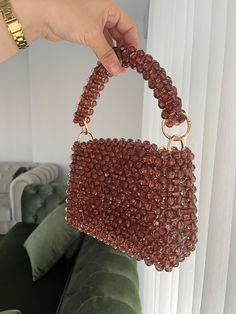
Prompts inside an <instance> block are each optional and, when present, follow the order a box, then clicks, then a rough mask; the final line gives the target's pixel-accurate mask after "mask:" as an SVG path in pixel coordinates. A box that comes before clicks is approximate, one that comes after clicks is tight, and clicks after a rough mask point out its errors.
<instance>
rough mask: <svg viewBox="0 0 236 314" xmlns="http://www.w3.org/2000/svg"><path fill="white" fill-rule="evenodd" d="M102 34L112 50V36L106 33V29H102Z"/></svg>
mask: <svg viewBox="0 0 236 314" xmlns="http://www.w3.org/2000/svg"><path fill="white" fill-rule="evenodd" d="M103 33H104V36H105V38H106V40H107V42H108V44H109V45H110V46H111V47H112V48H113V47H114V43H113V40H112V36H111V35H110V33H109V32H108V30H107V29H104V31H103Z"/></svg>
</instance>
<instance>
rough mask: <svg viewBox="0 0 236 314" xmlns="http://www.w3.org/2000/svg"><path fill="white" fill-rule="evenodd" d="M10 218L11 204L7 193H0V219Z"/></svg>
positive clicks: (8, 219) (7, 219) (6, 219)
mask: <svg viewBox="0 0 236 314" xmlns="http://www.w3.org/2000/svg"><path fill="white" fill-rule="evenodd" d="M10 220H11V205H10V199H9V194H7V193H0V221H10Z"/></svg>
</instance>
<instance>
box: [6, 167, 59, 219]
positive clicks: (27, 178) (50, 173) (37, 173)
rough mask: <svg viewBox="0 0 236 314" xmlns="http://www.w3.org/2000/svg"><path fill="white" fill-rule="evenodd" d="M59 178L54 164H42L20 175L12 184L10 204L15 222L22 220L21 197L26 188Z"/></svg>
mask: <svg viewBox="0 0 236 314" xmlns="http://www.w3.org/2000/svg"><path fill="white" fill-rule="evenodd" d="M57 177H58V168H57V166H56V165H54V164H50V163H48V164H42V165H39V166H37V167H34V168H33V169H31V170H29V171H27V172H25V173H23V174H21V175H19V176H18V177H17V178H16V179H15V180H13V181H12V182H11V184H10V191H9V194H10V204H11V210H12V218H13V221H15V222H19V221H21V220H22V212H21V197H22V193H23V190H24V188H25V187H26V186H27V185H29V184H33V183H43V184H46V183H50V182H52V181H54V180H55V179H56V178H57Z"/></svg>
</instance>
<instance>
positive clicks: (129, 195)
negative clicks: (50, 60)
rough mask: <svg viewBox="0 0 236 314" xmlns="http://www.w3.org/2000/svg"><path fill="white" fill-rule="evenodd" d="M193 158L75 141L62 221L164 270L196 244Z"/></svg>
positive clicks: (120, 143)
mask: <svg viewBox="0 0 236 314" xmlns="http://www.w3.org/2000/svg"><path fill="white" fill-rule="evenodd" d="M127 62H128V61H127ZM129 62H130V61H129ZM193 158H194V155H193V153H192V152H191V150H190V149H189V148H187V147H186V148H185V149H183V150H178V149H177V148H176V147H173V148H172V150H171V151H168V150H167V149H165V148H159V149H158V147H157V146H156V145H155V144H151V143H149V142H148V141H144V142H142V141H141V140H132V139H128V140H125V139H120V140H118V139H112V140H111V139H102V138H101V139H94V140H89V141H88V142H81V143H80V142H78V141H76V142H75V143H74V145H73V147H72V156H71V159H72V162H71V164H70V174H69V181H68V189H67V216H66V220H67V222H68V223H69V224H71V225H72V226H74V227H75V228H78V229H80V230H81V231H83V232H85V233H87V234H90V235H92V236H94V237H96V238H97V239H98V240H100V241H103V242H105V243H107V244H109V245H112V246H113V247H114V248H118V249H119V250H121V251H123V252H126V253H127V254H128V255H130V256H134V257H135V258H136V259H137V260H141V259H143V260H144V261H145V263H146V264H147V265H153V264H154V265H155V267H156V269H157V270H158V271H162V270H165V271H171V270H172V269H173V267H176V266H178V265H179V262H182V261H183V260H184V259H185V257H187V256H189V255H190V253H191V251H193V250H195V244H196V242H197V236H196V234H197V217H196V212H197V209H196V205H195V203H196V196H195V192H196V188H195V186H194V182H195V176H194V168H195V167H194V165H193V163H192V160H193Z"/></svg>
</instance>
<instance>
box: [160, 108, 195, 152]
mask: <svg viewBox="0 0 236 314" xmlns="http://www.w3.org/2000/svg"><path fill="white" fill-rule="evenodd" d="M183 114H184V115H185V117H186V121H187V130H186V132H185V133H184V134H183V135H178V134H174V135H170V134H169V133H168V132H167V126H166V119H164V120H163V121H162V132H163V134H164V135H165V137H167V138H168V139H169V142H168V145H167V149H168V150H169V151H170V150H171V148H172V145H173V142H176V141H180V142H181V147H182V149H184V148H185V147H186V139H187V137H188V136H189V134H190V132H191V129H192V121H191V120H190V119H189V117H188V116H187V114H186V113H184V112H183Z"/></svg>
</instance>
